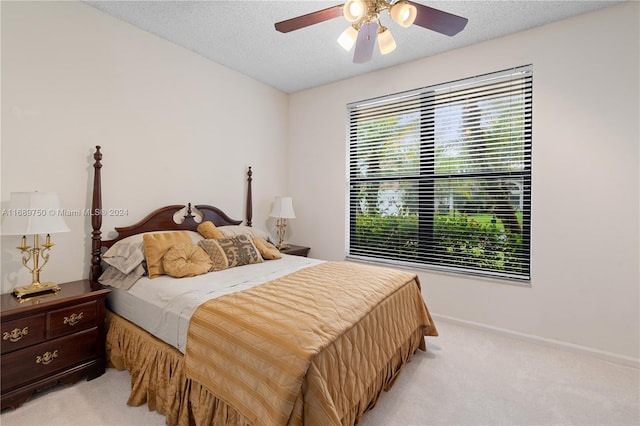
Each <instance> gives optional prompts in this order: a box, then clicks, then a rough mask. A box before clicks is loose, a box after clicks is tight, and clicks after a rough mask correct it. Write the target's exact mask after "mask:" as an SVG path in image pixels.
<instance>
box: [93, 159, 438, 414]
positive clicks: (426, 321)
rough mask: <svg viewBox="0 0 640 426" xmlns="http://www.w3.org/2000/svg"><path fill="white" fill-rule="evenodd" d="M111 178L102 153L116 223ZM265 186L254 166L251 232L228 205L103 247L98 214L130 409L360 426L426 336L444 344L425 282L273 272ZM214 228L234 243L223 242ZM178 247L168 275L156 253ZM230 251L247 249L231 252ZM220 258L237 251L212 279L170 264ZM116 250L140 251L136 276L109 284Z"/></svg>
mask: <svg viewBox="0 0 640 426" xmlns="http://www.w3.org/2000/svg"><path fill="white" fill-rule="evenodd" d="M101 170H102V152H101V151H100V147H96V151H95V153H94V185H93V198H92V211H93V212H101V211H102V188H101ZM251 182H252V172H251V168H249V170H248V172H247V198H246V218H245V221H244V223H243V221H239V220H234V219H232V218H230V217H229V216H228V215H227V214H226V213H224V212H223V211H222V210H221V209H219V208H218V207H215V206H211V205H193V206H192V205H191V204H187V205H172V206H166V207H162V208H159V209H156V210H153V211H152V212H151V213H150V214H148V215H147V216H146V217H145V218H144V219H142V220H141V221H139V222H137V223H135V224H134V225H131V226H128V227H119V228H118V227H117V228H115V230H116V232H117V236H116V237H115V238H113V239H107V240H103V239H102V230H101V227H102V216H101V215H100V214H94V215H92V217H91V222H92V228H93V232H92V234H91V267H90V279H91V280H92V281H94V282H101V283H102V284H107V283H108V284H109V285H111V286H112V287H113V288H112V292H111V295H110V297H109V300H108V308H109V311H108V313H107V342H106V351H107V354H106V355H107V362H108V365H109V366H111V367H115V368H118V369H121V370H122V369H126V370H128V371H129V372H130V374H131V393H130V396H129V399H128V404H129V405H133V406H139V405H142V404H145V403H146V404H147V405H148V408H149V410H155V411H158V412H159V413H162V414H164V415H165V416H166V423H167V424H170V425H173V424H180V425H189V424H198V425H208V424H232V425H254V424H255V425H259V424H265V425H271V424H305V425H330V424H331V425H332V424H335V425H338V424H349V425H351V424H356V423H357V422H358V421H359V420H360V418H361V417H362V415H363V413H364V412H365V411H366V410H368V409H370V408H372V407H373V406H374V405H375V403H376V400H377V398H378V396H379V394H380V392H381V391H382V390H388V389H389V388H390V387H391V385H392V384H393V382H394V380H395V378H396V377H397V375H398V374H399V372H400V370H401V369H402V366H403V365H404V364H406V363H407V362H408V361H409V360H410V358H411V356H412V355H413V353H414V352H415V351H416V350H418V349H421V350H426V345H425V339H424V337H425V336H437V334H438V332H437V329H436V327H435V325H434V323H433V320H432V318H431V316H430V314H429V311H428V308H427V306H426V304H425V303H424V300H423V298H422V294H421V289H420V283H419V281H418V277H417V276H416V275H415V274H413V273H408V272H404V271H399V270H395V269H391V268H385V267H378V266H372V265H363V264H357V263H353V262H329V261H321V260H317V259H312V258H305V257H297V256H290V255H280V258H278V259H272V260H267V259H269V257H270V256H271V255H273V256H274V257H278V253H275V254H274V253H271V252H269V251H265V252H264V253H263V252H262V249H263V248H262V247H259V243H260V244H262V242H261V241H263V240H265V239H268V235H265V233H264V232H263V231H261V230H260V229H257V228H254V227H252V226H251V225H252V223H251V221H252V200H251V197H252V195H251ZM203 224H206V225H207V226H208V227H211V228H212V229H213V231H215V232H218V231H219V232H220V233H222V236H221V237H218V236H217V234H216V237H215V238H210V237H211V235H209V234H207V233H204V232H203V231H202V229H203V228H204V227H205V226H204V225H203ZM207 229H209V228H207ZM178 236H179V237H180V238H182V240H181V243H180V244H174V243H171V242H162V244H164V247H165V248H166V247H169V246H170V248H169V249H167V250H166V251H164V252H163V253H165V254H163V255H162V256H161V257H162V259H161V260H162V263H163V264H164V265H165V267H166V268H167V270H164V271H159V270H157V269H156V267H157V266H158V265H157V262H156V260H154V256H156V255H157V253H155V252H154V250H155V249H154V246H153V245H149V244H148V243H149V242H150V241H152V242H153V244H156V243H157V241H156V240H158V241H164V240H171V239H172V238H174V237H175V238H177V237H178ZM205 236H206V238H205ZM185 238H188V239H190V240H191V242H185V241H184V239H185ZM140 241H143V245H142V247H144V250H143V251H144V254H143V257H144V260H143V261H141V263H139V264H136V262H139V259H137V258H136V259H135V260H133V259H134V257H135V256H134V255H133V254H131V253H133V252H135V253H136V256H140V248H139V247H140ZM203 241H204V242H203ZM228 241H233V242H234V244H236V243H237V244H243V245H242V246H241V248H238V247H235V246H234V247H232V248H231V249H229V248H228V247H227V248H225V247H224V245H225V244H226V242H228ZM247 241H249V242H252V243H253V247H254V248H255V251H254V249H250V248H247V247H249V246H251V245H252V244H249V243H247ZM133 242H135V244H134V243H133ZM245 243H246V244H245ZM134 246H135V247H136V248H135V249H132V247H134ZM210 246H211V247H214V248H216V249H217V248H218V247H222V248H221V249H220V250H222V251H221V252H220V253H222V252H223V251H224V250H227V251H226V252H225V253H226V256H222V255H221V256H218V257H216V256H217V254H216V253H218V252H215V253H214V252H212V251H206V250H205V251H206V253H207V255H208V256H207V259H208V260H209V261H210V262H211V264H212V266H211V268H210V269H207V271H205V272H204V273H199V274H196V275H195V276H188V277H184V278H175V277H172V276H169V275H167V274H173V273H174V266H173V265H172V264H170V263H169V262H167V259H168V258H169V253H173V252H174V251H176V250H177V249H179V250H177V251H180V250H187V249H188V250H191V249H193V250H194V251H193V252H194V253H195V251H196V250H197V249H195V248H194V247H203V248H205V249H206V248H207V247H210ZM267 246H268V244H267ZM115 247H119V248H118V250H120V249H121V248H122V247H126V248H127V249H126V250H128V251H126V253H125V254H124V255H123V256H121V258H118V259H117V262H115V263H116V264H118V265H119V266H118V267H120V265H121V263H118V262H123V264H124V263H126V264H127V266H126V270H129V271H130V272H128V273H127V274H124V275H126V277H119V276H118V275H117V273H116V275H115V276H109V273H108V270H112V269H113V263H114V262H113V259H114V256H112V255H108V253H110V251H113V250H112V249H113V248H115ZM245 248H247V251H246V253H250V254H249V255H247V256H244V253H245V251H244V250H245ZM234 250H235V251H234ZM256 252H257V253H258V254H260V255H262V256H255V254H256ZM198 253H200V251H198ZM220 253H218V254H220ZM238 253H243V256H244V257H243V256H240V255H238ZM252 256H253V257H252ZM225 257H226V260H225V259H223V260H221V258H225ZM258 257H260V259H261V260H258ZM247 258H251V259H253V260H251V259H250V260H247ZM207 259H203V260H202V261H203V262H205V261H206V260H207ZM243 259H244V260H243ZM106 260H109V261H110V263H105V261H106ZM238 260H240V262H239V263H238V262H237V261H238ZM224 261H226V262H227V263H226V264H225V265H226V267H222V266H221V267H219V268H218V267H217V265H220V264H221V263H219V262H224ZM233 262H236V263H235V264H232V263H233ZM133 264H135V265H133ZM104 266H109V267H108V268H104ZM133 266H135V267H133ZM169 266H171V269H169ZM223 266H224V265H223ZM122 270H123V271H124V270H125V268H124V267H123V269H122ZM143 270H144V271H145V272H142V271H143ZM212 270H213V271H212ZM133 271H138V272H133ZM179 271H182V270H181V269H180V270H179ZM209 271H212V272H209ZM123 273H124V272H123ZM132 274H133V275H136V277H135V280H133V284H132V283H130V282H128V278H127V277H130V276H131V275H132ZM138 275H140V276H138Z"/></svg>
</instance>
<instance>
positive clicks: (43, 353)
mask: <svg viewBox="0 0 640 426" xmlns="http://www.w3.org/2000/svg"><path fill="white" fill-rule="evenodd" d="M97 337H98V330H97V329H96V328H93V329H90V330H86V331H82V332H80V333H77V334H73V335H71V336H66V337H61V338H59V339H55V340H51V341H49V342H45V343H41V344H39V345H36V346H32V347H29V348H26V349H23V350H21V351H16V352H12V353H10V354H7V355H4V356H3V357H2V359H1V362H0V369H1V370H2V392H6V391H8V390H11V389H13V388H15V387H18V386H21V385H22V384H24V383H28V382H29V381H32V380H34V379H38V378H40V377H46V376H47V375H50V374H52V373H55V372H56V371H59V370H64V369H65V368H67V367H71V366H73V365H75V364H79V363H81V362H82V361H85V360H91V359H92V358H95V356H96V350H97V343H96V342H97Z"/></svg>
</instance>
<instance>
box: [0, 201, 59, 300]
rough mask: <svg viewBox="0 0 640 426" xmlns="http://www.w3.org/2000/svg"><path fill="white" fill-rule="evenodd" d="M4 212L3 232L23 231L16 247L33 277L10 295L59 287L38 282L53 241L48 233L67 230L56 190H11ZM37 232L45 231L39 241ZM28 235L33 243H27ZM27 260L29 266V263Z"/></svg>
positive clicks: (3, 233)
mask: <svg viewBox="0 0 640 426" xmlns="http://www.w3.org/2000/svg"><path fill="white" fill-rule="evenodd" d="M5 213H6V214H5ZM3 214H4V217H3V221H2V235H22V241H21V244H20V247H17V249H18V250H20V252H21V253H22V264H23V265H24V266H25V267H26V268H27V269H28V270H29V272H31V278H32V280H31V281H32V282H31V284H30V285H25V286H20V287H16V288H14V289H13V292H12V293H13V295H14V296H15V297H17V298H18V299H23V298H26V297H28V296H33V295H35V294H39V293H50V292H57V291H59V290H60V287H59V286H58V285H57V284H55V283H52V282H44V283H43V282H40V272H41V271H42V268H44V265H46V264H47V262H48V261H49V251H50V250H51V247H53V246H54V245H55V244H53V243H52V242H51V236H50V234H53V233H57V232H68V231H70V229H69V227H68V226H67V224H66V223H65V221H64V219H63V217H62V214H61V210H60V200H59V198H58V194H56V193H55V192H12V193H11V201H10V203H9V208H7V209H5V210H4V212H3ZM40 234H46V238H45V242H44V244H42V245H40V243H39V240H38V237H39V235H40ZM27 235H33V247H31V246H27ZM40 258H42V260H43V263H42V264H40ZM30 262H31V264H32V266H29V263H30Z"/></svg>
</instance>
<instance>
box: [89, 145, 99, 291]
mask: <svg viewBox="0 0 640 426" xmlns="http://www.w3.org/2000/svg"><path fill="white" fill-rule="evenodd" d="M93 159H94V160H95V162H94V163H93V169H94V170H93V199H92V201H91V227H92V228H93V232H91V270H90V272H89V279H90V280H91V281H92V282H98V278H100V275H101V274H102V265H100V240H101V238H102V237H101V236H102V232H101V231H100V228H101V227H102V214H100V213H101V210H102V181H101V179H100V169H101V168H102V163H101V162H100V160H102V153H101V152H100V146H99V145H98V146H96V152H95V153H94V154H93ZM96 213H97V214H96Z"/></svg>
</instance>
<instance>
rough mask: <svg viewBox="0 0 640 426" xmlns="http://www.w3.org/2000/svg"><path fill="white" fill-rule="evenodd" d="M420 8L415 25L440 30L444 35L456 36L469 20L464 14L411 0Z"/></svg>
mask: <svg viewBox="0 0 640 426" xmlns="http://www.w3.org/2000/svg"><path fill="white" fill-rule="evenodd" d="M408 3H410V4H412V5H414V6H415V7H416V9H418V13H417V15H416V20H415V22H414V25H418V26H420V27H423V28H427V29H429V30H433V31H436V32H439V33H441V34H444V35H448V36H454V35H456V34H458V33H459V32H460V31H462V30H463V29H464V27H465V26H466V25H467V22H469V20H468V19H467V18H463V17H462V16H458V15H454V14H452V13H448V12H444V11H442V10H439V9H434V8H432V7H429V6H425V5H423V4H420V3H414V2H412V1H409V2H408Z"/></svg>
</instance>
